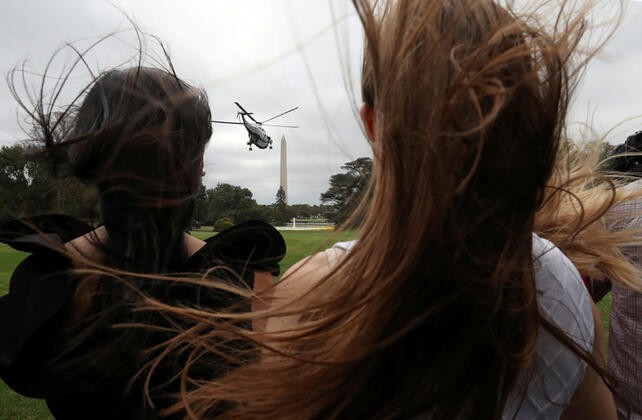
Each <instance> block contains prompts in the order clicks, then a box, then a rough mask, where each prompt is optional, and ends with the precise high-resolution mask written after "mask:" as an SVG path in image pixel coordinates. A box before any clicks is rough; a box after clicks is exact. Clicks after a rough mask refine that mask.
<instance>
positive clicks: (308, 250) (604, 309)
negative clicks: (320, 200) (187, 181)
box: [0, 231, 611, 420]
mask: <svg viewBox="0 0 642 420" xmlns="http://www.w3.org/2000/svg"><path fill="white" fill-rule="evenodd" d="M282 234H283V237H284V238H285V241H286V244H287V247H288V250H287V255H286V257H285V259H284V260H283V263H282V265H281V267H282V270H281V272H285V270H287V269H288V268H289V267H290V266H291V265H292V264H294V263H295V262H297V261H298V260H300V259H301V258H303V257H305V256H307V255H310V254H312V253H314V252H316V251H320V250H322V249H324V248H326V247H327V246H329V245H330V244H331V243H333V242H336V241H341V240H346V239H350V238H351V237H353V236H354V233H353V232H342V233H339V234H334V233H332V232H327V231H319V232H316V231H314V232H304V231H283V232H282ZM211 235H212V233H211V232H194V236H197V237H199V238H201V239H205V238H207V237H209V236H211ZM25 255H26V254H24V253H20V252H17V251H14V250H13V249H11V248H9V247H8V246H6V245H4V244H0V295H2V294H4V293H6V291H7V290H8V287H9V277H10V275H11V272H12V271H13V269H14V267H15V266H16V265H17V264H18V263H19V262H20V261H21V260H22V259H23V258H24V257H25ZM598 307H599V309H600V313H601V314H602V322H603V323H604V328H605V331H606V332H607V333H608V313H609V310H610V307H611V295H610V294H608V295H607V296H606V297H605V298H604V299H603V300H602V302H600V303H599V304H598ZM14 419H15V420H36V419H38V420H39V419H52V417H51V415H50V414H49V411H48V410H47V407H46V405H45V403H44V402H43V401H41V400H34V399H30V398H25V397H21V396H19V395H17V394H15V393H13V392H12V391H11V390H9V389H8V388H7V387H6V385H4V383H2V382H1V381H0V420H14Z"/></svg>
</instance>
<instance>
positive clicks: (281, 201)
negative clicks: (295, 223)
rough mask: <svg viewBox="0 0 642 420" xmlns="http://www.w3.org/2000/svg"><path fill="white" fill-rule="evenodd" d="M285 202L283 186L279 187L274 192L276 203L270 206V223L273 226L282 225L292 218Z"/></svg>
mask: <svg viewBox="0 0 642 420" xmlns="http://www.w3.org/2000/svg"><path fill="white" fill-rule="evenodd" d="M286 200H287V198H286V195H285V190H284V189H283V186H279V190H278V191H277V192H276V201H275V202H274V204H273V205H272V210H273V211H272V219H273V220H272V223H274V224H275V225H284V224H286V223H287V222H288V221H289V220H290V219H291V218H292V215H291V212H290V209H289V207H288V203H287V201H286Z"/></svg>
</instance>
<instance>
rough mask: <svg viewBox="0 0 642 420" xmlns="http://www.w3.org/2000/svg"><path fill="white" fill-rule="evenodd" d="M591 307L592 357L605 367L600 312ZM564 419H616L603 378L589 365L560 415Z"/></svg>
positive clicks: (610, 397)
mask: <svg viewBox="0 0 642 420" xmlns="http://www.w3.org/2000/svg"><path fill="white" fill-rule="evenodd" d="M592 307H593V322H594V324H595V342H594V343H593V357H594V358H595V360H596V361H597V362H598V363H599V364H600V366H601V367H605V366H606V363H605V355H606V345H605V340H604V330H603V328H602V321H601V318H600V314H599V312H598V310H597V307H596V306H595V304H592ZM561 418H562V419H564V420H574V419H578V420H583V419H596V420H597V419H599V420H608V419H614V420H615V419H617V414H616V411H615V402H614V401H613V395H612V394H611V391H610V390H609V389H608V387H607V386H606V384H605V383H604V380H603V379H602V378H601V377H600V375H599V374H598V373H597V372H596V371H595V370H594V369H593V368H592V367H590V366H587V367H586V372H585V374H584V379H583V380H582V382H581V383H580V386H579V387H578V388H577V389H576V390H575V394H574V395H573V398H572V399H571V403H570V404H569V405H568V407H567V408H566V410H564V412H563V413H562V416H561Z"/></svg>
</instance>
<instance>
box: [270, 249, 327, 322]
mask: <svg viewBox="0 0 642 420" xmlns="http://www.w3.org/2000/svg"><path fill="white" fill-rule="evenodd" d="M330 270H331V268H330V266H329V265H328V259H327V257H326V254H325V252H319V253H317V254H314V255H312V256H309V257H306V258H304V259H302V260H301V261H299V262H297V263H296V264H294V265H293V266H292V267H290V268H289V269H288V270H287V271H286V272H285V274H284V275H283V277H282V279H281V281H280V282H279V283H278V284H277V285H276V286H275V287H274V288H273V289H272V292H271V293H270V295H269V297H268V299H269V305H270V306H272V307H276V306H278V305H282V304H285V303H287V302H291V301H294V300H298V299H299V298H300V297H301V296H302V295H303V294H305V293H306V292H307V291H308V290H310V289H311V288H312V287H313V286H314V285H315V284H317V282H319V281H320V280H321V279H323V278H324V277H325V276H326V275H327V274H329V273H330ZM305 299H309V296H306V297H305ZM298 323H299V317H298V316H296V315H290V316H282V317H271V318H269V319H268V320H267V325H266V332H267V333H278V332H280V331H285V330H290V329H292V328H296V326H297V324H298Z"/></svg>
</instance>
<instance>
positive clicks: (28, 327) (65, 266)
mask: <svg viewBox="0 0 642 420" xmlns="http://www.w3.org/2000/svg"><path fill="white" fill-rule="evenodd" d="M69 264H70V263H69V260H68V259H67V258H66V257H64V256H62V255H60V254H57V253H55V252H53V251H41V252H36V253H34V254H33V255H31V256H29V257H27V258H26V259H25V260H24V261H23V262H22V263H20V265H18V267H17V268H16V269H15V271H14V273H13V275H12V277H11V282H10V287H9V293H8V294H6V295H4V296H2V297H0V376H1V377H2V379H3V380H4V381H5V382H6V383H7V384H8V385H9V386H10V387H11V388H12V389H14V391H16V392H19V393H21V394H23V395H27V396H31V397H42V396H44V395H43V394H46V393H47V392H48V391H47V390H48V389H50V388H53V389H55V387H56V384H55V383H52V381H54V378H52V377H49V378H48V377H47V375H46V374H45V373H44V371H45V369H43V365H44V364H45V363H46V359H47V358H48V357H49V356H50V354H49V352H50V349H51V343H50V342H48V341H49V339H50V338H51V337H52V336H53V334H54V333H55V330H56V327H57V326H58V325H59V322H60V316H61V312H62V310H63V308H64V307H65V304H66V303H67V302H68V299H69V298H70V296H71V294H72V293H73V287H74V285H73V283H74V282H73V280H72V276H70V275H69V269H70V265H69ZM54 382H55V381H54Z"/></svg>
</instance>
